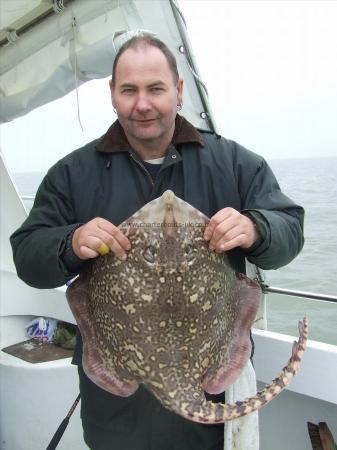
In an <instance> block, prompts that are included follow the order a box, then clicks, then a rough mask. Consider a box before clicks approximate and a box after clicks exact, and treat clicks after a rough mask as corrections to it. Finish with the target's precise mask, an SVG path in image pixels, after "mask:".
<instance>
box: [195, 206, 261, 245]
mask: <svg viewBox="0 0 337 450" xmlns="http://www.w3.org/2000/svg"><path fill="white" fill-rule="evenodd" d="M204 238H205V239H206V241H209V249H210V250H215V251H216V252H217V253H221V252H225V251H228V250H231V249H232V248H235V247H242V248H249V247H251V246H252V245H253V244H254V242H255V241H256V240H257V239H258V238H259V232H258V230H257V228H256V226H255V224H254V222H253V221H252V220H251V219H249V217H247V216H245V215H244V214H241V213H239V212H238V211H236V210H235V209H233V208H223V209H220V211H218V212H217V213H216V214H214V216H213V217H212V218H211V219H210V221H209V223H208V225H207V227H206V229H205V233H204Z"/></svg>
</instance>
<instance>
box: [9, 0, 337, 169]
mask: <svg viewBox="0 0 337 450" xmlns="http://www.w3.org/2000/svg"><path fill="white" fill-rule="evenodd" d="M179 4H180V6H181V9H182V11H183V13H184V16H185V18H186V21H187V27H188V32H189V36H190V40H191V44H192V48H193V50H194V54H195V57H196V61H197V65H198V67H199V71H200V73H201V75H202V78H203V80H204V82H205V83H206V85H207V88H208V91H209V97H210V104H211V107H212V110H213V113H214V116H215V120H216V123H217V125H218V129H219V131H220V132H221V134H223V135H224V136H226V137H228V138H230V139H234V140H236V141H238V142H240V143H241V144H242V145H244V146H246V147H247V148H249V149H251V150H253V151H256V152H257V153H259V154H261V155H263V156H264V157H266V158H267V159H273V158H288V157H312V156H319V157H321V156H332V155H333V156H337V125H336V124H337V28H336V23H337V2H336V1H306V0H302V1H293V0H292V1H286V0H283V1H273V0H266V1H255V0H248V1H239V0H235V1H229V0H217V1H212V0H208V1H202V0H197V1H194V0H180V1H179ZM80 91H81V92H80V104H81V105H82V106H83V105H90V108H86V107H82V108H81V118H82V121H83V124H84V125H85V132H84V133H82V131H81V130H80V127H79V124H78V121H77V114H76V99H75V93H71V94H70V95H68V96H66V97H64V98H63V99H61V100H58V101H57V102H54V103H53V104H49V105H46V106H44V107H43V108H41V109H38V110H36V111H33V112H32V113H30V114H28V115H27V116H25V117H23V118H20V119H17V120H16V121H15V122H13V123H10V124H5V125H4V127H3V128H2V130H1V131H2V132H3V139H2V145H3V149H2V150H3V152H4V154H5V157H6V160H7V162H8V165H9V167H10V169H11V170H13V171H19V172H22V171H31V170H37V171H40V170H42V171H45V170H47V169H48V167H50V165H51V164H52V163H53V162H55V161H56V160H57V159H59V158H61V157H62V156H63V155H64V154H66V153H69V152H70V151H72V150H73V149H75V148H77V147H79V146H80V145H83V144H84V143H85V142H88V141H90V140H92V139H94V138H96V137H98V136H99V135H101V134H102V133H103V132H104V131H105V130H106V129H107V127H108V126H109V125H110V123H111V121H112V120H113V119H114V116H113V114H112V109H111V104H110V98H109V91H108V85H107V81H106V80H97V81H94V82H91V83H87V84H86V85H84V86H82V87H81V89H80ZM93 92H94V93H95V95H93ZM60 103H62V109H61V108H60V107H59V106H58V105H59V104H60ZM97 116H99V119H100V120H99V121H97ZM51 117H52V119H51ZM50 130H52V131H50ZM16 148H18V149H20V152H16ZM32 148H34V152H32V151H31V149H32ZM22 149H23V150H24V151H22ZM18 154H20V159H18Z"/></svg>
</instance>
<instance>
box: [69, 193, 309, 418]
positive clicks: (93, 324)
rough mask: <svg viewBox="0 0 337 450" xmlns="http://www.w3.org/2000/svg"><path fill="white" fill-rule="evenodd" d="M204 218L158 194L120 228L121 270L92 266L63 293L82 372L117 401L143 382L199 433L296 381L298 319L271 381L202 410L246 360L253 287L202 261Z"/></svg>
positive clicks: (213, 256) (105, 262)
mask: <svg viewBox="0 0 337 450" xmlns="http://www.w3.org/2000/svg"><path fill="white" fill-rule="evenodd" d="M208 221H209V219H208V218H207V217H206V216H205V215H203V214H202V213H201V212H200V211H198V210H196V209H195V208H193V207H192V206H191V205H189V204H188V203H186V202H184V201H183V200H181V199H179V198H177V197H176V196H175V195H174V193H173V192H172V191H166V192H165V193H164V194H163V195H162V196H161V197H160V198H158V199H156V200H153V201H152V202H150V203H148V204H147V205H145V206H144V207H143V208H142V209H140V210H139V211H138V212H136V213H135V214H134V215H133V216H131V217H130V218H129V219H127V220H126V221H125V222H123V223H122V224H121V225H120V227H119V228H120V229H121V230H122V231H123V232H124V233H125V234H126V235H127V237H128V238H129V240H130V242H131V250H130V252H129V253H128V258H127V260H126V261H123V262H122V261H120V260H118V259H117V258H116V257H115V256H114V255H113V254H112V253H109V254H107V255H105V256H101V257H98V258H97V259H96V260H95V261H94V262H93V264H92V266H91V267H90V268H89V269H88V270H87V271H86V272H85V273H82V274H81V275H80V276H79V278H78V279H77V280H76V281H75V282H74V283H73V284H72V285H71V286H70V287H69V288H68V291H67V298H68V301H69V304H70V307H71V309H72V311H73V314H74V316H75V318H76V320H77V322H78V325H79V327H80V330H81V334H82V337H83V368H84V370H85V372H86V374H87V375H88V376H89V378H91V380H92V381H93V382H95V383H96V384H97V385H98V386H100V387H101V388H103V389H105V390H107V391H109V392H111V393H113V394H115V395H120V396H129V395H131V394H132V393H134V392H135V391H136V390H137V388H138V385H139V384H140V383H143V384H144V385H145V386H146V388H147V389H148V390H150V391H151V392H152V393H153V394H154V395H155V396H156V397H157V398H158V399H159V400H160V402H161V403H162V404H163V405H164V406H165V407H167V408H169V409H171V410H173V411H175V412H176V413H177V414H180V415H181V416H183V417H185V418H187V419H190V420H192V421H195V422H200V423H204V424H207V423H209V424H211V423H219V422H224V421H227V420H232V419H235V418H237V417H240V416H243V415H245V414H248V413H250V412H253V411H255V410H257V409H259V408H261V407H263V406H264V405H265V404H267V403H269V402H270V401H271V400H272V399H273V398H274V397H276V396H277V395H278V394H279V393H280V392H281V391H282V390H283V389H284V388H285V386H287V385H288V384H289V382H290V381H291V379H292V378H293V377H294V376H295V375H296V374H297V372H298V370H299V366H300V361H301V358H302V355H303V352H304V350H305V344H306V340H307V332H308V326H307V320H306V318H305V319H304V320H303V322H300V324H299V331H300V337H299V340H298V341H297V342H295V343H294V345H293V351H292V356H291V358H290V359H289V361H288V363H287V365H286V366H285V367H284V369H283V370H282V372H281V373H280V375H279V376H278V377H277V378H276V379H275V380H274V381H273V382H272V383H271V384H270V385H268V386H266V387H265V389H264V390H263V391H261V392H259V393H257V394H256V395H255V396H254V397H251V398H249V399H243V401H242V402H236V403H235V404H221V403H212V402H210V401H207V400H206V398H205V395H204V391H207V392H209V393H211V394H217V393H220V392H223V391H224V390H226V389H227V388H228V386H230V385H231V384H232V383H233V382H234V381H235V380H236V379H237V377H238V376H239V374H240V372H241V370H242V369H243V367H244V365H245V364H246V362H247V359H248V358H249V356H250V352H251V343H250V337H249V333H250V328H251V326H252V323H253V321H254V319H255V315H256V312H257V310H258V307H259V303H260V299H261V289H260V287H259V285H258V284H257V283H255V282H254V281H252V280H250V279H249V278H247V277H246V276H245V275H242V274H237V273H235V271H234V270H233V269H232V268H231V267H230V265H229V262H228V259H227V256H226V255H225V254H222V255H220V254H217V253H214V252H210V251H209V249H208V246H207V242H206V241H205V240H204V238H203V232H204V229H205V226H206V224H207V223H208Z"/></svg>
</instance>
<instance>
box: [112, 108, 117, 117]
mask: <svg viewBox="0 0 337 450" xmlns="http://www.w3.org/2000/svg"><path fill="white" fill-rule="evenodd" d="M112 110H113V112H114V113H115V114H116V115H117V109H116V108H115V107H113V108H112Z"/></svg>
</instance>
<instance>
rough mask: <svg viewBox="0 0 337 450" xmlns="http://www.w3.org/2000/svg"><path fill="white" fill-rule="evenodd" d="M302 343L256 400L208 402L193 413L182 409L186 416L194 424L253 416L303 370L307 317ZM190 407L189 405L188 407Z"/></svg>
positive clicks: (302, 327)
mask: <svg viewBox="0 0 337 450" xmlns="http://www.w3.org/2000/svg"><path fill="white" fill-rule="evenodd" d="M298 329H299V339H298V341H295V342H294V344H293V348H292V355H291V358H290V359H289V361H288V363H287V364H286V366H285V367H284V368H283V369H282V371H281V373H280V374H279V375H278V376H277V377H276V378H275V379H274V380H273V381H272V382H271V383H270V384H268V385H266V387H265V388H264V389H263V390H262V391H259V392H258V393H257V394H256V395H255V396H253V397H249V398H246V399H245V400H243V401H237V402H235V403H233V404H230V403H213V402H210V401H207V400H205V401H204V402H202V403H201V404H198V405H196V404H195V405H194V407H193V410H188V409H187V408H186V409H185V408H183V411H180V412H179V413H180V414H181V413H182V412H183V414H182V415H183V416H184V417H185V418H187V419H189V420H192V421H194V422H199V423H203V424H214V423H223V422H226V421H229V420H234V419H237V418H239V417H241V416H245V415H246V414H249V413H251V412H254V411H256V410H258V409H261V408H263V407H264V406H265V405H267V404H268V403H269V402H270V401H271V400H273V399H274V398H275V397H277V395H278V394H279V393H280V392H281V391H282V390H283V389H284V388H285V387H286V386H288V385H289V383H290V382H291V380H292V379H293V378H294V377H295V376H296V375H297V373H298V372H299V370H300V363H301V359H302V356H303V353H304V351H305V348H306V343H307V338H308V320H307V318H306V317H304V319H303V322H302V321H300V322H299V325H298ZM186 406H187V405H186Z"/></svg>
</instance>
